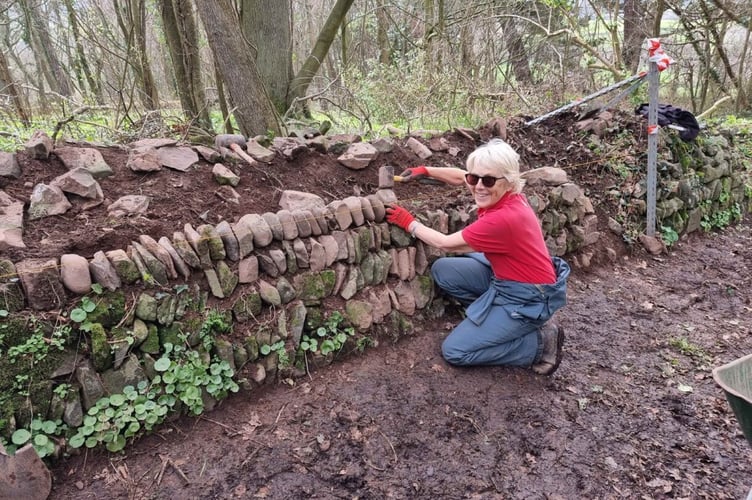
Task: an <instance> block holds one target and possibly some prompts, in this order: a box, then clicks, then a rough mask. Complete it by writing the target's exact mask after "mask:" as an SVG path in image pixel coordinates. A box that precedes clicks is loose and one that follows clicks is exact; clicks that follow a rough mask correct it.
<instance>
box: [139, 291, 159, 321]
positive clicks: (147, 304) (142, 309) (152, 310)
mask: <svg viewBox="0 0 752 500" xmlns="http://www.w3.org/2000/svg"><path fill="white" fill-rule="evenodd" d="M158 307H159V304H158V303H157V299H155V298H154V297H152V296H151V295H149V294H148V293H142V294H141V295H139V296H138V300H137V301H136V317H137V318H139V319H142V320H144V321H156V320H157V308H158Z"/></svg>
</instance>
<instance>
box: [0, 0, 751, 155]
mask: <svg viewBox="0 0 752 500" xmlns="http://www.w3.org/2000/svg"><path fill="white" fill-rule="evenodd" d="M750 28H752V3H750V2H748V1H747V0H688V1H680V0H624V1H622V2H619V1H596V0H576V1H567V0H543V1H534V2H530V1H521V0H518V1H503V2H502V1H497V0H496V1H495V0H482V1H479V0H470V1H468V0H461V1H460V0H422V1H406V0H358V1H355V0H336V1H334V0H2V1H0V49H1V50H0V111H1V113H2V118H3V119H2V122H3V125H2V126H0V129H1V132H0V133H1V134H2V139H3V143H2V147H3V148H4V149H13V148H14V147H17V146H18V145H19V144H22V143H23V140H25V138H27V137H28V135H29V133H28V130H29V129H31V128H44V129H45V130H49V131H52V132H53V134H54V136H55V137H56V136H57V135H58V134H61V133H62V134H65V135H68V136H75V137H76V138H78V139H81V138H86V139H97V140H102V139H115V140H117V139H128V138H131V137H135V136H137V137H145V136H157V135H167V134H179V135H183V136H190V137H191V138H192V139H195V138H196V137H200V136H202V135H206V136H211V135H213V134H215V133H222V132H240V133H242V134H244V135H246V136H253V135H258V134H267V135H284V134H286V133H287V132H288V131H289V130H291V129H292V128H294V127H298V126H299V125H300V122H304V123H306V124H309V125H310V124H311V123H315V124H318V125H317V126H319V127H320V128H321V129H322V130H325V129H327V128H328V127H329V126H332V127H333V128H332V130H333V131H357V132H359V133H362V134H366V135H369V134H370V135H380V134H384V133H386V132H389V131H393V130H392V127H397V128H399V129H401V130H403V131H411V130H415V129H417V128H432V129H447V128H452V127H454V126H457V125H465V126H476V125H477V124H478V123H482V122H484V121H485V120H487V119H488V118H489V117H491V116H498V115H512V114H522V115H526V116H536V115H541V114H543V113H545V112H548V111H550V110H552V109H555V108H556V107H558V106H560V105H563V104H567V103H569V102H571V101H572V100H575V99H577V98H580V97H582V96H585V95H587V94H589V93H592V92H593V91H596V90H598V89H600V88H602V87H604V86H607V85H610V84H613V83H615V82H619V81H621V80H623V79H625V78H627V77H629V76H631V75H633V74H635V73H636V72H638V71H641V70H645V69H647V68H646V64H645V52H646V51H645V49H644V47H645V43H644V42H645V39H646V38H650V37H659V38H660V39H661V43H662V47H663V48H664V50H665V52H666V53H667V54H668V55H669V56H670V57H672V58H673V59H674V60H675V61H676V62H675V64H673V65H672V66H671V67H670V69H669V70H667V71H664V72H663V73H662V88H661V101H662V102H670V103H671V104H673V105H675V106H680V107H684V108H685V109H689V110H690V111H692V112H694V113H695V114H702V113H705V112H708V113H709V112H710V111H713V112H718V113H721V114H723V115H734V116H744V115H748V114H749V112H750V102H749V98H750V97H749V96H750V95H752V79H751V78H750V72H752V68H751V66H752V64H750V63H751V62H752V56H751V55H750V32H751V30H750ZM645 101H646V89H645V88H641V89H638V90H637V92H636V93H635V95H633V96H632V101H631V104H633V105H634V104H636V103H638V102H645ZM627 103H629V101H627ZM706 114H707V113H706ZM322 123H323V124H324V125H321V124H322Z"/></svg>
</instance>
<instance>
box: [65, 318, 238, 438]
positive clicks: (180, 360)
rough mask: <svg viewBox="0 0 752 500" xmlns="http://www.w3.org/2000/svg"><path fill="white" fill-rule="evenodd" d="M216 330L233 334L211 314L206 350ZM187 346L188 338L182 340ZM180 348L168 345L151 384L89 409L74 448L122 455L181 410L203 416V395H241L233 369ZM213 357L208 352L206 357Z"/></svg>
mask: <svg viewBox="0 0 752 500" xmlns="http://www.w3.org/2000/svg"><path fill="white" fill-rule="evenodd" d="M215 328H220V329H223V330H227V329H228V328H229V325H228V323H227V322H226V320H225V318H224V316H222V315H221V314H219V313H217V312H216V311H215V312H214V313H211V312H210V313H209V314H208V315H207V318H206V321H205V322H204V323H203V324H202V326H201V330H200V332H199V335H200V337H201V341H202V347H203V346H209V347H211V345H212V344H213V339H212V338H211V332H212V331H213V330H214V329H215ZM181 336H182V338H183V340H185V338H186V335H184V334H183V335H181ZM186 345H187V343H185V342H183V343H182V344H181V345H172V344H169V343H168V344H165V352H164V353H163V355H162V356H161V357H160V358H159V359H157V360H156V361H155V363H154V370H155V371H156V372H157V373H158V375H157V376H155V377H154V379H153V380H152V381H151V383H147V382H142V383H139V385H138V387H137V388H134V387H132V386H127V387H126V388H125V389H124V390H123V393H122V394H113V395H111V396H107V397H104V398H102V399H100V400H99V401H97V403H96V405H95V406H93V407H92V408H90V409H89V411H88V413H87V416H86V417H85V418H84V424H83V425H82V426H81V427H79V428H78V429H77V430H76V434H75V435H73V436H72V437H71V439H70V441H69V444H70V446H71V447H73V448H79V447H81V446H86V447H87V448H94V447H95V446H97V445H99V444H101V443H104V444H105V447H106V448H107V449H108V450H109V451H111V452H116V451H120V450H122V449H123V448H124V447H125V445H126V441H127V439H128V438H130V437H133V436H136V435H137V434H138V433H139V432H149V431H151V430H152V429H153V428H154V427H155V426H156V425H158V424H160V423H162V422H163V421H164V419H165V417H166V416H167V415H168V414H169V413H171V412H173V411H176V410H177V409H178V408H179V405H182V406H183V407H184V408H186V409H187V411H188V413H189V414H191V415H199V414H201V413H202V412H203V411H204V399H203V392H204V391H206V393H207V394H208V395H210V396H212V397H214V398H215V399H222V398H224V397H226V396H227V395H228V393H230V392H237V391H238V390H239V387H238V385H237V384H236V383H235V381H234V380H233V376H234V372H233V370H232V368H231V367H230V365H229V363H228V362H227V361H224V360H220V359H217V358H212V357H211V356H208V357H207V358H208V359H206V358H205V357H203V356H202V355H201V353H200V352H199V351H196V350H193V349H190V348H188V347H186ZM205 352H208V351H205Z"/></svg>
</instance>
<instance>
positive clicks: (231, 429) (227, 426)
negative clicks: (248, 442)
mask: <svg viewBox="0 0 752 500" xmlns="http://www.w3.org/2000/svg"><path fill="white" fill-rule="evenodd" d="M199 418H200V419H201V420H206V421H207V422H211V423H212V424H216V425H218V426H220V427H222V428H224V429H227V430H228V431H230V432H232V433H233V434H240V432H239V431H237V430H235V429H233V428H232V427H230V426H229V425H226V424H223V423H222V422H217V421H216V420H213V419H211V418H209V417H206V416H204V415H201V416H200V417H199Z"/></svg>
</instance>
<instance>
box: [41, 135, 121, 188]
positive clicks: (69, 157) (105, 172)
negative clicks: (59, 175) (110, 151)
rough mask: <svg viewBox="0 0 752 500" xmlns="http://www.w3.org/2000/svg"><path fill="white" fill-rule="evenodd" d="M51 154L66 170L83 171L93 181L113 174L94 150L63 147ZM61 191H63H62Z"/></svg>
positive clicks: (100, 154) (100, 155) (99, 154)
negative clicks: (53, 154) (58, 159)
mask: <svg viewBox="0 0 752 500" xmlns="http://www.w3.org/2000/svg"><path fill="white" fill-rule="evenodd" d="M53 152H54V153H55V156H57V157H58V158H60V161H62V162H63V164H64V165H65V168H67V169H68V170H76V169H79V168H81V169H84V170H86V171H87V172H89V174H91V176H92V177H93V178H94V179H103V178H105V177H110V176H111V175H112V174H113V173H114V172H113V171H112V169H111V168H110V166H109V165H108V164H107V162H106V161H105V160H104V157H102V153H100V152H99V151H97V150H96V149H94V148H77V147H72V146H64V147H60V148H55V150H54V151H53ZM63 191H65V190H64V189H63Z"/></svg>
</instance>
